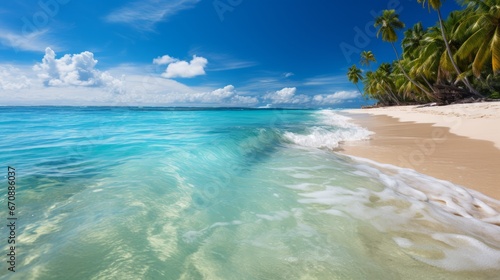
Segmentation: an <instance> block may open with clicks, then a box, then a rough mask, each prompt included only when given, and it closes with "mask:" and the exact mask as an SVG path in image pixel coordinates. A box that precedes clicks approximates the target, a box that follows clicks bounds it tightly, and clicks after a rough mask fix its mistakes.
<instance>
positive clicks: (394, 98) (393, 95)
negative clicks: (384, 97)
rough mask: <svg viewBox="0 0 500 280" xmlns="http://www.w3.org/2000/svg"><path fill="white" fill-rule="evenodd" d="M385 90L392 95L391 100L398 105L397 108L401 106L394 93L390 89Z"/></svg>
mask: <svg viewBox="0 0 500 280" xmlns="http://www.w3.org/2000/svg"><path fill="white" fill-rule="evenodd" d="M386 90H387V91H389V93H390V94H391V95H392V98H393V100H394V101H395V102H396V105H398V106H399V105H401V103H400V102H399V99H398V97H397V96H396V95H395V94H394V92H393V91H392V89H391V88H390V87H386Z"/></svg>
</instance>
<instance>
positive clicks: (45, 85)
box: [0, 0, 459, 108]
mask: <svg viewBox="0 0 500 280" xmlns="http://www.w3.org/2000/svg"><path fill="white" fill-rule="evenodd" d="M387 8H395V9H396V10H398V12H399V13H400V15H401V19H402V20H403V21H404V22H405V23H406V25H407V27H408V28H409V27H411V26H412V25H413V24H414V23H416V22H418V21H422V22H423V23H424V25H426V26H429V25H433V24H434V23H436V21H437V16H436V13H434V12H429V11H428V10H427V9H424V8H422V6H421V5H420V4H418V3H417V1H416V0H415V1H409V0H390V1H366V0H351V1H346V2H340V1H327V0H309V1H304V0H287V1H284V0H283V1H278V0H267V1H264V0H253V1H250V0H141V1H136V0H128V1H117V0H113V1H96V0H87V1H82V0H25V1H2V3H1V4H0V98H1V100H0V105H116V106H127V105H128V106H132V105H144V106H249V107H258V106H274V107H323V108H327V107H330V108H342V107H356V106H359V105H360V104H366V103H370V101H364V100H363V99H362V98H361V97H360V96H359V93H358V92H357V91H356V88H355V87H354V85H352V84H350V83H349V81H348V80H347V77H346V74H345V73H346V72H347V68H348V67H349V66H351V65H352V64H354V63H358V62H359V55H358V53H357V52H359V51H361V50H372V51H373V52H374V54H375V56H376V58H377V60H378V61H382V62H383V61H392V60H393V59H394V53H393V52H392V49H391V47H390V45H389V44H387V43H384V42H382V41H381V40H380V39H377V38H376V37H375V36H374V28H373V27H372V23H373V18H374V17H373V15H376V14H379V13H380V11H382V10H383V9H387ZM457 8H459V7H458V6H457V5H456V4H455V2H453V1H447V2H445V5H444V7H443V13H444V14H447V13H449V11H451V10H453V9H457ZM358 64H359V63H358ZM374 66H376V65H374Z"/></svg>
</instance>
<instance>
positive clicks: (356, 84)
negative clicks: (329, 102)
mask: <svg viewBox="0 0 500 280" xmlns="http://www.w3.org/2000/svg"><path fill="white" fill-rule="evenodd" d="M354 85H355V86H356V88H357V89H358V91H359V93H360V94H361V96H363V93H362V92H361V90H360V89H359V86H358V83H355V84H354Z"/></svg>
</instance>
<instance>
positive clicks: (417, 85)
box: [391, 42, 430, 94]
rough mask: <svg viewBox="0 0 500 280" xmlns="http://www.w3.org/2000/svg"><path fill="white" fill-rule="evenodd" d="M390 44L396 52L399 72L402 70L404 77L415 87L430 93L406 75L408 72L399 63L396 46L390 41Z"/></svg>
mask: <svg viewBox="0 0 500 280" xmlns="http://www.w3.org/2000/svg"><path fill="white" fill-rule="evenodd" d="M391 45H392V49H393V50H394V53H395V54H396V58H397V59H398V66H399V68H400V69H401V72H403V75H405V77H406V78H407V79H408V80H409V81H410V82H411V83H412V84H414V85H415V86H416V87H418V88H419V89H420V90H421V91H423V92H424V93H425V94H430V93H429V92H428V91H427V90H425V88H423V87H422V86H421V85H419V84H418V83H417V82H415V81H414V80H413V79H412V78H410V76H408V74H407V73H406V71H405V69H404V68H403V66H402V65H401V60H400V59H399V54H398V51H397V50H396V46H394V43H393V42H391Z"/></svg>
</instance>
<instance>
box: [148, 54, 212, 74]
mask: <svg viewBox="0 0 500 280" xmlns="http://www.w3.org/2000/svg"><path fill="white" fill-rule="evenodd" d="M153 63H154V64H157V65H167V64H168V66H167V69H165V72H164V73H163V74H162V75H161V76H162V77H165V78H167V79H172V78H193V77H196V76H200V75H205V67H206V66H207V64H208V60H207V59H206V58H204V57H201V56H196V55H194V56H193V59H192V60H191V61H190V62H187V61H183V60H179V59H177V58H173V57H171V56H169V55H164V56H162V57H158V58H155V59H153Z"/></svg>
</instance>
